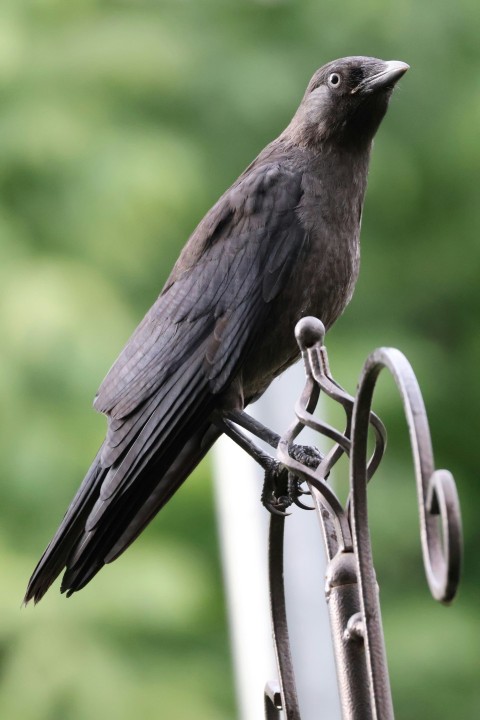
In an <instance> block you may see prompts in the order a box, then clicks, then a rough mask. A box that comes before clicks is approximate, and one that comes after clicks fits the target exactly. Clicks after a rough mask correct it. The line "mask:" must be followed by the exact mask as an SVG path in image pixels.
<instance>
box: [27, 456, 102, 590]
mask: <svg viewBox="0 0 480 720" xmlns="http://www.w3.org/2000/svg"><path fill="white" fill-rule="evenodd" d="M101 453H102V448H100V450H99V451H98V453H97V456H96V457H95V460H94V461H93V463H92V464H91V466H90V469H89V471H88V473H87V474H86V476H85V478H84V480H83V482H82V484H81V485H80V487H79V488H78V490H77V493H76V495H75V497H74V498H73V500H72V502H71V503H70V507H69V508H68V510H67V512H66V513H65V515H64V518H63V520H62V522H61V524H60V527H59V528H58V530H57V532H56V533H55V535H54V536H53V538H52V540H51V541H50V543H49V545H48V546H47V548H46V550H45V552H44V553H43V555H42V557H41V558H40V560H39V562H38V564H37V567H36V568H35V570H34V571H33V574H32V577H31V578H30V581H29V583H28V587H27V591H26V593H25V598H24V602H25V604H27V603H28V602H29V601H30V600H33V601H34V602H35V603H37V602H38V601H39V600H41V599H42V597H43V596H44V595H45V593H46V592H47V590H48V588H49V587H50V585H51V584H52V583H53V582H54V581H55V580H56V578H57V577H58V575H59V574H60V573H61V572H62V570H63V568H64V567H65V566H66V564H67V559H68V556H69V555H70V553H71V550H72V548H73V547H75V545H76V543H77V542H78V540H79V539H80V537H81V536H82V534H83V531H84V529H85V523H86V521H87V518H88V515H89V514H90V511H91V510H92V508H93V506H94V505H95V502H96V501H97V498H98V495H99V493H100V488H101V486H102V482H103V480H104V478H105V477H106V474H107V472H108V469H105V468H102V466H101V464H100V456H101Z"/></svg>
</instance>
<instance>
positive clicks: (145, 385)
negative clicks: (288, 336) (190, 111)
mask: <svg viewBox="0 0 480 720" xmlns="http://www.w3.org/2000/svg"><path fill="white" fill-rule="evenodd" d="M301 195H302V176H301V173H299V172H292V171H289V170H287V169H285V168H283V167H282V166H281V165H279V164H268V165H263V166H260V167H254V168H253V169H252V170H250V171H249V172H247V173H246V174H245V175H244V176H241V178H240V179H239V180H238V181H237V183H236V184H235V185H234V186H233V187H232V188H230V190H229V191H227V193H225V195H224V196H223V197H222V198H221V199H220V200H219V202H218V203H217V204H216V205H215V206H214V207H213V208H212V210H211V211H210V213H209V214H208V215H207V216H206V217H205V219H204V220H203V221H202V223H201V224H200V225H199V227H198V228H197V230H196V232H195V233H194V234H193V236H192V237H191V239H190V241H189V243H188V244H187V246H186V247H185V249H184V251H183V253H182V255H181V256H180V258H179V261H178V262H177V265H176V266H175V268H174V270H173V272H172V275H171V277H170V279H169V280H168V281H167V284H166V287H165V289H164V291H163V292H162V294H161V295H160V297H159V298H158V300H157V301H156V303H155V304H154V305H153V307H152V308H151V310H150V311H149V312H148V314H147V315H146V317H145V318H144V320H143V321H142V323H141V324H140V325H139V327H138V328H137V330H136V331H135V333H134V334H133V336H132V338H131V339H130V341H129V343H128V344H127V346H126V347H125V349H124V350H123V352H122V353H121V355H120V357H119V358H118V360H117V362H116V363H115V364H114V365H113V367H112V368H111V370H110V372H109V373H108V375H107V377H106V378H105V380H104V381H103V383H102V385H101V387H100V389H99V391H98V394H97V397H96V399H95V407H96V408H97V409H98V410H99V411H101V412H104V413H106V414H107V416H108V418H109V430H108V435H107V439H106V443H105V446H104V450H103V454H102V460H103V462H104V464H105V465H107V466H108V465H110V464H112V463H113V462H115V461H116V460H118V458H120V457H121V455H122V453H123V452H124V451H125V450H126V449H127V448H128V447H129V446H130V445H131V442H132V439H133V438H134V437H135V436H137V437H138V434H139V431H140V430H141V428H142V426H144V425H145V423H146V422H147V420H148V419H149V418H150V417H152V415H155V416H156V417H157V418H162V420H163V421H165V423H167V422H170V420H171V415H172V414H173V412H178V409H179V407H181V406H182V405H183V404H188V403H191V402H192V401H193V400H194V397H195V393H197V394H198V395H199V396H203V395H204V394H205V393H213V394H217V393H219V392H221V390H222V389H223V388H224V387H225V386H226V385H227V384H228V382H229V381H230V380H231V378H232V376H233V375H234V373H235V371H236V368H237V366H238V363H239V360H240V358H242V357H244V356H245V352H246V351H247V350H248V348H249V346H250V345H251V343H252V342H253V341H254V338H255V334H256V332H258V331H259V330H260V328H261V325H262V322H261V321H262V317H264V316H265V315H266V313H267V312H268V306H269V303H270V302H271V301H272V300H273V299H274V298H275V297H276V296H277V294H278V293H279V292H280V290H281V289H282V287H283V286H284V284H285V281H286V277H287V276H288V274H289V272H290V271H291V268H292V266H293V265H294V264H295V259H296V257H297V255H298V253H299V252H300V251H301V248H302V246H303V243H304V241H305V237H306V236H305V231H304V229H303V228H302V225H301V222H300V220H299V218H298V216H297V212H296V209H297V207H298V204H299V201H300V198H301ZM167 416H168V417H167Z"/></svg>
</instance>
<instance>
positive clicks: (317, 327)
mask: <svg viewBox="0 0 480 720" xmlns="http://www.w3.org/2000/svg"><path fill="white" fill-rule="evenodd" d="M295 337H296V338H297V342H298V345H299V347H300V350H307V349H308V348H311V347H313V346H314V345H316V344H317V343H319V344H320V345H323V340H324V338H325V325H324V324H323V323H322V321H321V320H319V319H318V318H315V317H311V316H307V317H304V318H302V319H301V320H299V321H298V323H297V324H296V326H295Z"/></svg>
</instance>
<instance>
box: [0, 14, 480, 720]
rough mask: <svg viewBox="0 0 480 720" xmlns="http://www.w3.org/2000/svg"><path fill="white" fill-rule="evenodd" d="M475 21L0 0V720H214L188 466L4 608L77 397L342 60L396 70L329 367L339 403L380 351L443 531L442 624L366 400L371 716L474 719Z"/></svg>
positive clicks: (30, 550) (64, 477)
mask: <svg viewBox="0 0 480 720" xmlns="http://www.w3.org/2000/svg"><path fill="white" fill-rule="evenodd" d="M477 19H478V5H477V3H474V2H473V0H459V1H458V2H457V3H447V2H445V1H443V2H442V1H438V2H429V1H427V2H426V3H423V4H418V3H413V2H408V0H404V1H403V2H401V3H398V2H395V3H394V2H392V1H391V0H388V1H387V2H383V3H381V2H379V0H369V1H368V2H363V3H355V2H353V0H347V1H346V2H344V3H342V5H341V6H339V4H338V3H328V2H325V3H319V2H318V0H303V2H293V0H292V1H289V0H284V1H283V2H282V1H280V0H279V1H275V0H269V1H267V0H264V1H263V2H262V1H260V0H258V1H255V0H235V1H234V0H223V2H222V1H221V0H202V2H193V0H190V1H189V0H170V1H167V0H164V1H161V0H157V1H154V0H150V1H149V0H143V1H142V0H140V1H139V2H127V1H126V0H125V1H123V2H122V1H121V0H110V1H109V0H104V1H103V2H101V1H100V0H99V1H97V2H96V1H95V0H70V2H68V3H66V2H60V0H35V1H34V0H15V2H14V1H13V0H4V2H3V3H2V6H1V8H0V257H1V262H0V285H1V288H2V291H1V293H0V323H1V334H2V343H1V354H0V393H1V413H2V419H1V427H2V432H1V434H0V456H1V459H2V483H1V485H0V500H1V507H2V512H1V535H0V567H1V568H2V584H1V594H0V608H1V620H0V658H1V666H0V667H1V670H2V674H1V692H0V716H1V717H2V718H8V719H9V720H29V719H30V718H31V720H56V719H57V718H61V719H62V720H85V718H98V717H104V716H105V717H117V718H118V719H119V720H131V718H134V717H140V716H141V717H145V718H154V717H155V718H157V717H159V718H174V719H175V720H182V719H183V718H185V720H187V718H192V717H196V718H199V719H202V718H205V719H206V718H208V719H209V720H215V719H216V718H219V719H220V718H223V719H225V718H233V717H234V715H235V713H234V701H233V690H232V687H233V683H232V678H231V670H230V663H229V659H228V658H229V655H228V641H227V630H226V623H225V610H224V604H223V594H222V589H221V577H220V570H219V560H218V548H217V540H216V532H215V524H214V516H213V509H212V499H211V489H210V484H209V478H208V476H209V468H208V465H203V466H202V467H201V468H200V469H199V470H198V471H197V472H196V473H195V475H194V477H192V478H191V479H190V481H189V482H188V484H187V487H186V488H182V490H181V491H180V492H179V493H178V494H177V496H176V497H175V499H174V501H173V502H171V503H170V504H169V506H168V507H167V508H166V509H165V510H164V511H163V512H162V515H161V517H160V518H159V519H158V520H157V521H156V522H155V523H154V524H153V525H152V526H151V527H150V528H149V529H148V530H147V532H146V533H145V535H144V536H143V537H142V539H141V540H140V541H138V542H137V543H136V545H135V547H134V548H133V549H132V550H130V551H129V552H128V553H127V554H126V555H125V557H124V558H122V559H121V560H120V561H119V562H118V563H115V564H114V565H113V566H112V567H108V568H106V569H105V570H104V571H102V573H101V574H100V575H99V576H98V578H96V579H95V581H94V583H92V585H90V586H89V587H88V588H87V589H86V590H85V591H83V592H82V593H81V594H80V595H78V596H75V597H74V598H72V599H71V600H69V601H68V602H67V601H66V600H65V599H64V598H63V597H60V596H59V595H58V593H57V588H55V590H54V591H53V593H51V594H50V595H49V596H48V597H47V599H46V600H45V601H44V602H43V603H42V604H41V605H40V606H39V607H38V608H37V609H36V610H35V611H33V610H23V611H20V610H19V606H20V601H21V597H22V594H23V590H24V587H25V583H26V580H27V578H28V575H29V573H30V570H31V569H32V567H33V565H34V563H35V561H36V559H37V558H38V555H39V551H40V550H41V548H42V547H43V546H44V544H45V543H46V541H47V540H48V539H49V537H50V536H51V534H52V531H53V530H54V529H55V527H56V524H57V521H58V520H59V519H60V517H61V515H62V513H63V511H64V509H65V507H66V505H67V503H68V501H69V500H70V497H71V495H72V494H73V491H74V489H75V488H76V486H77V485H78V482H79V480H80V479H81V477H82V476H83V473H84V471H85V469H86V468H87V467H88V465H89V462H90V459H91V457H92V456H93V455H94V453H95V451H96V449H97V446H98V445H99V443H100V442H101V439H102V434H103V431H104V426H105V423H104V420H103V418H101V417H99V416H97V415H96V414H95V413H94V412H93V411H92V410H91V408H90V398H91V397H93V395H94V392H95V390H96V388H97V386H98V385H99V382H100V381H101V379H102V377H103V376H104V374H105V372H106V371H107V370H108V367H109V365H110V364H111V362H112V361H113V360H114V358H115V357H116V355H117V353H118V351H119V350H120V348H121V346H122V345H123V343H124V342H125V341H126V339H127V338H128V336H129V334H130V332H131V331H132V330H133V328H134V326H135V325H136V323H137V322H138V321H139V320H140V318H141V317H142V315H143V313H144V312H145V311H146V309H147V308H148V307H149V305H150V304H151V302H152V301H153V300H154V298H155V297H156V295H157V294H158V292H159V290H160V288H161V286H162V283H163V281H164V279H165V278H166V276H167V274H168V272H169V269H170V267H171V265H172V264H173V262H174V260H175V257H176V255H177V253H178V251H179V248H180V247H181V246H182V244H183V243H184V242H185V239H186V238H187V236H188V235H189V233H190V232H191V231H192V229H193V228H194V227H195V225H196V223H197V222H198V221H199V220H200V218H201V217H202V215H203V213H204V212H205V211H206V210H207V209H208V207H209V206H210V205H211V204H212V203H213V202H214V201H215V200H216V198H217V197H218V196H219V194H220V193H221V192H223V190H224V189H225V188H226V187H227V186H228V185H229V184H230V183H231V182H232V181H233V180H234V179H235V177H236V176H237V175H238V173H239V172H240V171H241V170H242V169H243V167H245V166H246V165H247V164H248V163H249V162H250V160H251V159H252V158H253V157H254V156H255V154H256V153H257V152H258V151H259V150H260V149H261V148H262V147H263V146H264V145H265V144H266V143H267V142H268V141H269V140H271V139H272V138H273V137H274V136H275V135H276V134H278V133H279V132H280V131H281V130H282V129H283V127H284V126H285V124H286V123H287V122H288V120H289V118H290V116H291V115H292V113H293V111H294V109H295V108H296V105H297V103H298V101H299V99H300V97H301V95H302V93H303V90H304V87H305V85H306V83H307V81H308V79H309V77H310V75H311V73H312V72H313V71H314V70H315V69H316V67H318V66H319V65H321V64H322V63H323V62H325V61H327V60H330V59H332V58H334V57H339V56H342V55H350V54H368V55H376V56H379V57H384V58H387V59H389V58H398V59H402V60H406V61H408V62H409V63H410V64H411V66H412V70H411V72H410V73H409V74H408V76H407V77H406V78H405V79H404V80H403V81H402V82H401V84H400V87H399V89H398V90H397V91H396V93H395V96H394V99H393V102H392V106H391V109H390V112H389V115H388V118H387V120H386V121H385V123H384V125H383V126H382V128H381V131H380V133H379V136H378V139H377V141H376V146H375V151H374V155H373V161H372V169H371V174H370V184H369V190H368V196H367V202H366V208H365V213H364V226H363V234H362V239H363V249H362V253H363V259H362V272H361V277H360V281H359V284H358V288H357V292H356V295H355V298H354V300H353V302H352V304H351V306H350V308H349V309H348V311H347V313H346V314H345V316H344V317H343V319H342V320H341V321H340V322H339V323H338V325H337V327H336V328H335V329H334V330H333V331H332V332H331V333H330V338H329V349H330V354H331V363H332V367H333V368H334V370H335V373H336V376H337V377H338V378H339V380H340V381H341V382H343V383H344V384H345V385H346V386H347V387H350V388H352V389H353V388H354V385H355V382H356V378H357V376H358V373H359V370H360V367H361V364H362V362H363V360H364V358H365V357H366V355H367V354H368V352H369V351H370V350H371V349H373V348H374V347H375V346H378V345H380V344H384V345H389V344H391V345H396V346H398V347H400V348H401V349H402V350H404V352H406V353H407V355H408V356H409V358H410V359H411V361H412V363H413V365H414V368H415V369H416V371H417V374H418V378H419V381H420V383H421V385H422V388H423V390H424V395H425V400H426V404H427V408H428V411H429V415H430V420H431V426H432V432H433V439H434V445H435V448H436V452H437V460H438V464H439V465H440V466H443V465H446V466H448V467H450V468H451V469H452V470H453V472H454V473H455V475H456V477H457V481H458V485H459V490H460V495H461V500H462V502H463V513H464V521H465V545H466V561H465V568H464V577H463V585H462V590H461V593H460V597H459V599H458V601H457V602H456V603H455V605H454V606H453V607H452V608H451V609H449V610H446V609H445V608H442V607H437V606H435V604H434V603H433V601H432V600H431V599H430V598H429V596H428V592H427V590H426V587H425V582H424V580H423V577H422V569H421V559H420V551H419V539H418V521H417V519H416V511H415V496H414V487H413V482H412V478H411V476H412V469H411V461H410V457H409V448H408V442H407V435H406V430H405V424H404V420H403V417H402V414H401V412H400V409H399V402H398V399H397V397H396V393H395V391H394V388H393V384H392V383H389V382H388V381H382V382H381V387H380V389H379V393H378V396H377V397H378V402H377V406H378V407H377V409H378V411H379V412H380V414H381V415H382V417H383V418H384V420H385V422H386V424H387V427H388V429H389V433H390V438H391V447H390V448H389V453H388V458H387V464H386V466H385V469H384V470H383V471H382V472H381V474H380V475H381V477H380V478H379V480H378V481H377V482H375V487H374V488H372V492H371V501H372V526H373V535H374V541H376V542H375V547H376V562H377V568H378V575H379V579H380V585H381V588H382V607H383V615H384V620H385V626H386V631H387V645H388V653H389V658H390V665H391V672H392V682H393V688H394V696H395V704H396V708H397V712H398V717H401V718H404V719H405V720H409V719H410V718H411V719H412V720H413V719H414V718H418V717H421V716H423V717H435V718H437V720H442V718H445V719H446V718H451V717H461V718H472V717H478V716H479V715H480V697H479V693H478V674H479V670H480V662H479V650H478V633H479V619H478V583H479V579H480V571H479V563H478V560H477V559H476V556H475V552H476V550H477V547H478V530H477V525H478V520H477V515H478V507H479V501H480V497H479V494H480V489H479V488H480V486H479V484H478V483H477V482H476V480H477V477H476V475H477V472H478V459H477V451H476V447H477V445H476V432H477V428H478V417H477V408H478V407H479V406H480V382H479V380H478V368H479V367H480V335H479V333H478V318H479V311H480V291H479V286H478V274H479V268H480V244H479V242H478V236H479V232H478V231H479V219H480V205H479V202H478V171H479V167H480V142H479V135H478V128H479V125H480V81H479V73H478V68H479V65H480V48H479V45H478V24H477V22H476V20H477ZM382 477H383V479H384V480H382V479H381V478H382ZM246 522H247V521H246Z"/></svg>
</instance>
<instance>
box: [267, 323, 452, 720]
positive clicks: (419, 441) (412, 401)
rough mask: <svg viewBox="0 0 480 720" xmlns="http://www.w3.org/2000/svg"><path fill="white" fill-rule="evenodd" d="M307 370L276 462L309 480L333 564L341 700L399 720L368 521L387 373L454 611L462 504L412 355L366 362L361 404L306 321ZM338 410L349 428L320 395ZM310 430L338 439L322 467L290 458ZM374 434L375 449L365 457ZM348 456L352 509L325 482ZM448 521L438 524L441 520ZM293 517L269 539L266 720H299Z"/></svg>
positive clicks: (385, 355)
mask: <svg viewBox="0 0 480 720" xmlns="http://www.w3.org/2000/svg"><path fill="white" fill-rule="evenodd" d="M295 334H296V338H297V341H298V344H299V347H300V350H301V352H302V356H303V360H304V363H305V369H306V374H307V378H306V384H305V387H304V390H303V392H302V395H301V397H300V399H299V401H298V403H297V405H296V407H295V414H296V418H297V419H296V421H295V423H294V424H293V425H292V426H291V427H290V428H289V429H288V430H287V432H286V433H285V434H284V435H283V436H282V437H281V438H280V441H279V443H278V448H277V458H278V460H279V461H280V462H281V463H282V465H284V466H285V467H286V468H287V469H288V470H289V472H291V473H292V474H293V475H295V476H296V477H297V478H299V479H300V480H302V481H304V482H306V484H307V486H308V488H309V490H310V492H311V495H312V498H313V500H314V503H315V507H316V510H317V513H318V517H319V520H320V524H321V527H322V530H323V536H324V541H325V547H326V552H327V559H328V566H327V577H326V590H325V591H326V598H327V604H328V609H329V614H330V622H331V628H332V635H333V641H334V652H335V659H336V665H337V674H338V682H339V692H340V700H341V707H342V713H343V718H344V720H393V717H394V715H393V705H392V697H391V690H390V681H389V676H388V668H387V660H386V653H385V645H384V638H383V629H382V622H381V614H380V605H379V601H378V587H377V582H376V578H375V571H374V568H373V561H372V550H371V543H370V533H369V527H368V513H367V482H368V480H370V478H371V477H372V476H373V474H374V473H375V471H376V469H377V468H378V465H379V463H380V461H381V459H382V456H383V453H384V450H385V444H386V432H385V428H384V426H383V424H382V422H381V420H380V419H379V418H378V417H377V416H376V415H375V414H374V413H373V412H372V411H371V405H372V398H373V393H374V389H375V384H376V381H377V378H378V376H379V374H380V372H381V371H382V370H383V369H387V370H388V371H389V372H390V373H391V375H392V376H393V378H394V380H395V383H396V385H397V389H398V391H399V394H400V398H401V400H402V403H403V408H404V412H405V417H406V420H407V423H408V429H409V435H410V444H411V448H412V454H413V465H414V472H415V478H416V485H417V498H418V509H419V515H420V526H421V544H422V553H423V562H424V566H425V573H426V577H427V582H428V585H429V587H430V591H431V593H432V595H433V597H434V598H435V599H436V600H439V601H440V602H443V603H449V602H450V601H451V600H452V599H453V597H454V595H455V593H456V590H457V587H458V582H459V578H460V568H461V555H462V532H461V519H460V506H459V502H458V497H457V492H456V486H455V482H454V480H453V477H452V475H451V474H450V473H449V472H448V471H447V470H436V469H435V466H434V461H433V452H432V444H431V439H430V430H429V426H428V420H427V415H426V412H425V406H424V403H423V399H422V395H421V392H420V388H419V386H418V383H417V380H416V377H415V374H414V372H413V370H412V368H411V366H410V364H409V362H408V360H407V359H406V358H405V356H404V355H403V354H402V353H401V352H399V351H398V350H395V349H393V348H380V349H378V350H375V351H374V352H373V353H371V354H370V355H369V357H368V358H367V360H366V362H365V365H364V367H363V370H362V373H361V376H360V381H359V386H358V390H357V393H356V395H355V397H352V396H351V395H349V394H348V393H346V392H345V390H344V389H343V388H342V387H341V386H340V385H339V384H338V383H337V382H336V381H335V380H334V379H333V377H332V375H331V372H330V368H329V364H328V356H327V350H326V348H325V346H324V344H323V340H324V336H325V328H324V326H323V324H322V323H321V322H320V321H319V320H317V319H316V318H312V317H307V318H303V319H302V320H301V321H300V322H299V323H298V324H297V327H296V329H295ZM321 391H323V392H324V393H325V394H326V395H328V396H329V397H330V398H331V399H332V400H334V401H335V402H337V403H339V404H340V405H341V406H342V407H343V409H344V411H345V417H346V424H345V430H344V431H343V432H339V431H338V430H336V429H335V428H333V427H331V426H329V425H327V424H326V423H323V422H321V421H320V420H319V419H318V418H316V417H314V415H313V412H314V410H315V407H316V405H317V402H318V399H319V396H320V392H321ZM304 427H309V428H312V429H313V430H315V431H317V432H318V433H320V434H321V435H324V436H326V437H328V438H330V439H331V440H333V442H334V445H333V447H332V448H331V450H330V451H329V452H328V453H327V454H326V455H325V456H324V457H323V458H322V460H321V462H320V464H319V465H318V467H317V468H316V469H315V470H313V469H312V468H309V467H307V466H306V465H303V464H302V463H300V462H298V460H296V459H295V458H294V457H292V452H291V449H292V446H293V443H294V440H295V439H296V437H297V436H298V434H299V433H300V432H301V430H302V429H303V428H304ZM369 429H371V430H372V431H373V435H374V438H375V446H374V450H373V454H372V456H371V457H370V459H369V460H368V459H367V440H368V433H369ZM342 455H347V456H348V458H349V465H350V493H349V499H348V502H347V503H346V505H345V507H344V506H343V505H342V503H341V502H340V500H339V499H338V497H337V496H336V494H335V493H334V491H333V489H332V487H331V486H330V485H329V484H328V482H327V479H328V476H329V473H330V471H331V469H332V468H333V466H334V465H335V464H336V463H337V461H338V460H339V459H340V457H341V456H342ZM439 520H440V522H439ZM284 524H285V518H284V517H280V516H278V515H272V517H271V520H270V540H269V579H270V598H271V612H272V623H273V640H274V646H275V653H276V657H277V666H278V675H279V685H278V686H277V687H274V686H273V685H272V684H269V685H267V688H266V691H265V717H266V718H267V719H270V720H273V719H274V718H280V717H281V715H280V713H281V712H282V713H283V717H284V718H285V720H301V718H300V710H299V706H298V699H297V693H296V687H295V675H294V669H293V664H292V659H291V654H290V645H289V638H288V625H287V617H286V607H285V593H284V586H283V535H284Z"/></svg>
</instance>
